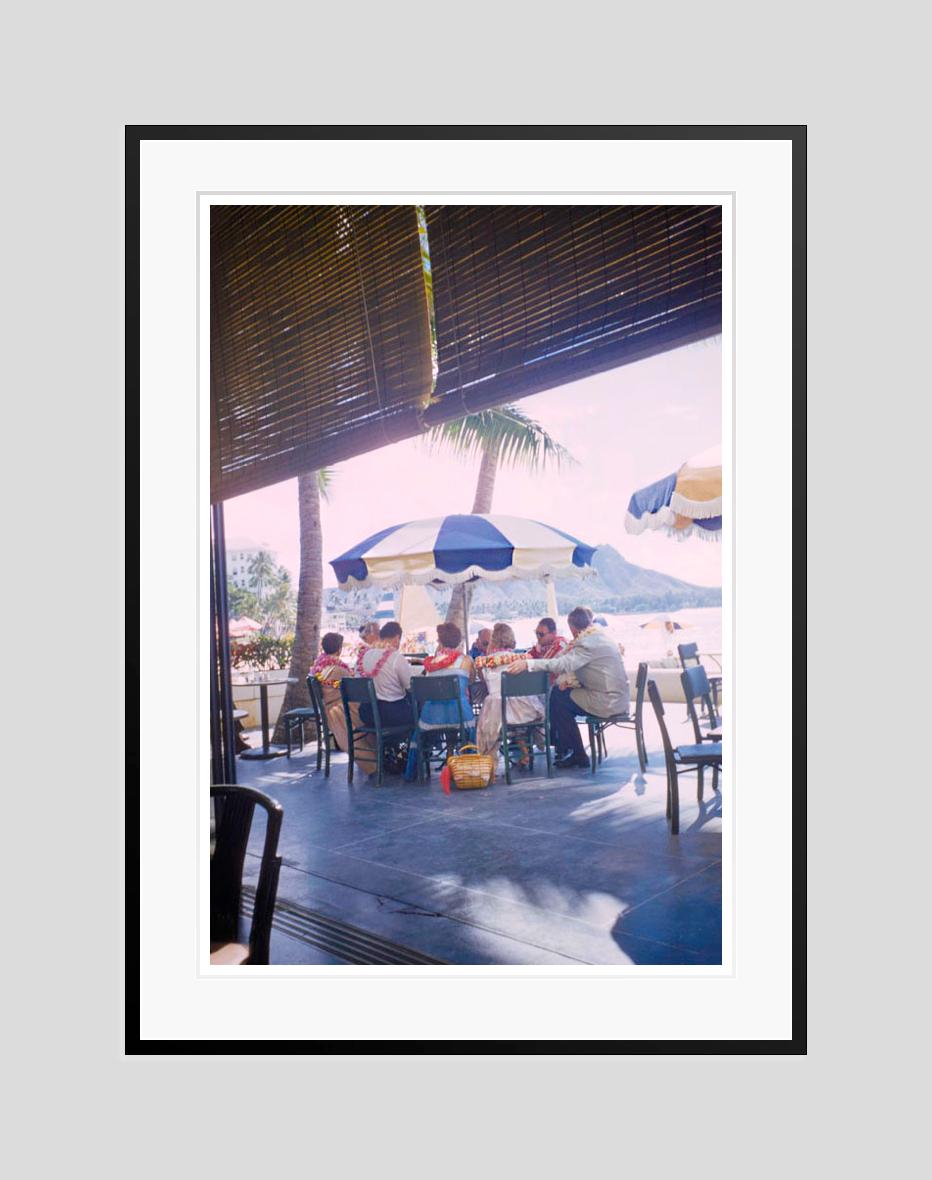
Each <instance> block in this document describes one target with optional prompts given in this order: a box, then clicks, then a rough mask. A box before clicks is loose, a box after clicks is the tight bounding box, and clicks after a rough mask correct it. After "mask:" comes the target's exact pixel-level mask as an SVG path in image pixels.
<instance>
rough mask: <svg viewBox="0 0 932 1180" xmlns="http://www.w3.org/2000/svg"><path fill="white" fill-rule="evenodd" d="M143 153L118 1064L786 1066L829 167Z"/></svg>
mask: <svg viewBox="0 0 932 1180" xmlns="http://www.w3.org/2000/svg"><path fill="white" fill-rule="evenodd" d="M126 142H127V239H128V240H127V277H128V281H127V293H128V296H127V303H128V335H127V344H128V347H127V383H128V387H129V390H130V397H131V398H133V397H135V396H136V390H137V389H138V398H139V406H140V423H141V439H140V471H139V475H140V511H139V527H140V560H141V583H140V604H139V607H140V631H141V636H146V637H148V639H149V641H150V643H151V640H152V639H153V638H155V639H156V643H155V645H154V651H153V648H152V647H151V646H150V647H149V650H148V653H147V657H146V660H145V664H144V666H145V669H146V671H145V675H144V676H143V677H141V681H140V699H141V708H142V716H143V717H148V718H155V717H157V718H159V719H160V722H159V729H160V731H161V732H162V733H164V734H165V735H166V736H165V738H164V739H163V740H159V741H158V742H154V741H153V740H152V736H153V731H152V726H151V725H147V726H145V727H143V726H141V727H140V740H139V745H140V749H139V765H140V776H139V784H138V793H135V792H134V790H133V789H131V791H130V805H129V807H128V815H129V821H128V837H127V838H128V843H129V846H130V852H131V856H130V861H131V863H132V861H133V859H134V856H133V855H132V854H133V853H135V851H136V847H137V844H138V851H139V864H140V877H139V882H138V887H139V893H138V897H137V896H136V893H135V885H136V882H135V881H134V882H132V883H131V892H130V898H129V904H128V910H127V912H128V914H129V925H130V930H129V953H128V962H129V963H130V980H129V982H128V995H129V996H130V998H131V1002H130V1004H129V1009H130V1012H131V1018H130V1021H129V1023H128V1033H127V1037H128V1040H127V1051H128V1052H131V1053H161V1052H185V1053H190V1052H192V1051H197V1052H203V1053H233V1052H261V1053H269V1052H281V1053H312V1054H313V1053H340V1054H345V1053H353V1052H354V1051H363V1049H362V1048H361V1046H363V1045H364V1046H365V1052H369V1053H371V1052H373V1048H372V1045H373V1043H375V1044H376V1046H377V1048H376V1050H375V1051H379V1047H381V1051H383V1052H385V1053H404V1052H408V1051H411V1052H419V1051H420V1052H423V1051H424V1045H425V1043H430V1044H431V1045H436V1047H437V1050H438V1051H441V1052H451V1053H490V1052H491V1053H498V1052H510V1053H511V1052H513V1053H523V1052H534V1053H537V1052H542V1051H543V1052H546V1051H551V1052H565V1053H579V1052H583V1053H587V1052H597V1053H651V1054H653V1053H657V1054H673V1053H679V1054H682V1053H686V1054H701V1053H721V1052H728V1053H735V1052H738V1053H761V1052H765V1053H768V1052H769V1053H791V1054H794V1053H795V1054H798V1053H804V1052H805V1012H804V1008H803V1003H804V999H803V996H804V988H803V979H804V971H805V959H804V937H803V935H804V885H805V882H804V875H803V874H804V870H803V864H802V858H803V853H804V847H805V843H804V837H803V835H802V833H801V832H800V831H799V826H800V824H801V823H802V820H801V818H800V817H801V815H802V809H801V808H797V809H795V810H794V807H793V800H794V792H795V791H796V790H798V788H796V787H795V786H794V783H795V781H798V774H797V775H796V776H794V760H793V757H792V753H793V744H792V743H793V740H794V735H793V734H792V732H791V726H792V719H793V717H794V716H798V715H799V713H800V709H799V703H800V698H799V693H800V691H801V689H800V686H799V684H798V683H797V681H796V680H794V677H793V669H792V653H793V650H794V637H795V635H794V631H793V628H792V616H791V610H790V604H791V603H792V590H793V571H792V560H791V556H792V553H791V545H792V487H793V480H792V476H793V466H792V463H793V453H792V419H793V409H794V403H795V404H796V405H798V406H800V407H801V406H802V403H803V401H804V398H805V386H804V358H805V128H804V127H770V126H766V127H687V126H684V127H668V126H664V127H629V128H626V127H556V128H550V127H477V128H464V127H451V128H444V127H370V128H366V127H320V128H315V127H245V128H239V127H171V128H157V127H151V128H150V127H128V128H127V130H126ZM137 296H138V301H137ZM169 653H171V654H169ZM153 655H154V656H155V658H154V659H153V658H152V657H153ZM776 734H779V739H778V746H777V748H779V749H781V750H783V749H785V751H786V753H785V756H784V757H782V758H774V757H773V753H772V752H773V750H774V739H775V735H776ZM764 751H768V755H767V756H766V757H765V756H764ZM794 816H795V820H794ZM137 922H138V925H137ZM153 937H155V938H156V941H157V942H158V945H159V946H160V954H159V955H158V956H157V957H156V956H153V955H152V954H151V953H150V952H149V950H147V947H149V946H151V940H152V939H153ZM137 950H138V956H137V953H136V952H137ZM137 962H138V979H137V977H136V971H135V968H136V964H137ZM137 995H138V1012H137V1010H136V1007H135V997H136V996H137ZM247 996H248V997H249V1002H247V1001H246V997H247ZM257 998H258V999H260V1002H259V1003H256V1002H255V1000H256V999H257ZM356 1046H360V1048H359V1049H358V1050H357V1048H356Z"/></svg>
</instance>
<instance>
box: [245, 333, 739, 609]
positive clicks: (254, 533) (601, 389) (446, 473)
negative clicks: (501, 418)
mask: <svg viewBox="0 0 932 1180" xmlns="http://www.w3.org/2000/svg"><path fill="white" fill-rule="evenodd" d="M518 404H519V405H520V407H521V409H522V410H524V411H525V413H527V414H529V415H530V416H531V417H532V418H535V419H537V421H538V422H540V423H541V425H542V426H544V427H545V429H546V430H547V431H548V432H549V433H550V434H552V435H553V437H554V438H555V439H556V440H557V441H558V442H561V443H562V444H563V445H564V446H565V447H566V448H567V449H568V450H569V451H570V452H571V453H572V454H573V456H574V457H575V458H576V459H577V460H579V466H578V467H570V468H564V469H562V470H561V471H560V472H559V473H556V472H552V471H551V472H547V473H546V474H544V475H537V476H533V475H529V474H527V473H524V472H519V471H509V470H502V471H500V472H499V473H498V478H497V481H496V485H495V501H494V504H493V507H492V511H493V513H494V512H500V513H504V514H507V515H511V516H530V517H533V518H535V519H537V520H541V521H543V522H544V523H546V524H551V525H554V526H556V527H557V528H560V529H563V530H565V531H566V532H568V533H572V534H573V535H574V536H577V537H579V538H580V539H581V540H583V541H585V542H586V543H587V544H590V545H603V544H608V545H614V547H615V548H616V549H617V550H618V551H619V552H620V553H621V554H622V555H623V556H624V557H625V558H627V560H628V561H632V562H634V563H635V564H637V565H641V566H647V567H648V568H651V569H656V570H660V571H662V572H663V573H666V574H672V575H673V576H674V577H677V578H682V579H684V580H685V581H687V582H695V583H697V584H699V585H703V586H720V585H721V581H722V571H721V546H720V545H717V544H712V543H709V542H707V541H702V540H699V539H698V538H695V537H691V538H690V539H689V540H687V541H683V542H677V541H674V540H672V539H670V538H668V537H666V536H664V535H662V534H660V535H658V534H656V533H651V532H645V533H642V534H641V535H640V536H637V537H633V536H630V535H629V534H628V533H626V532H625V528H624V516H625V509H626V508H627V506H628V499H629V497H630V496H631V493H632V492H633V491H635V490H636V489H637V488H640V487H643V486H644V485H645V484H648V483H652V482H653V481H654V480H656V479H660V478H661V477H662V476H665V475H669V474H670V473H671V472H673V471H675V470H676V469H677V468H678V467H679V466H680V464H681V463H683V462H684V461H685V460H686V459H688V458H689V457H690V456H691V455H694V454H697V453H698V452H699V451H703V450H705V449H706V448H708V447H710V446H714V445H715V444H717V443H719V442H720V441H721V432H722V431H721V404H722V395H721V342H720V341H719V340H714V341H702V342H700V343H699V344H695V345H691V346H689V347H687V348H680V349H676V350H675V351H673V352H666V353H662V354H661V355H660V356H656V357H651V358H649V359H647V360H644V361H638V362H637V363H635V364H632V365H625V366H623V367H622V368H619V369H613V370H611V371H610V372H607V373H600V374H597V375H596V376H594V377H587V378H585V379H584V380H582V381H576V382H574V383H573V384H571V385H564V386H562V387H560V388H558V389H551V390H548V391H547V392H546V393H539V394H536V395H535V396H533V397H528V398H524V399H523V401H521V402H520V403H518ZM478 467H479V465H478V461H469V462H466V461H463V460H459V459H456V458H454V457H452V456H450V455H444V454H437V453H431V451H430V450H429V449H428V447H427V444H426V442H425V441H424V440H423V439H410V440H408V441H407V442H402V443H396V444H395V445H394V446H390V447H383V448H382V449H381V450H378V451H373V452H371V453H369V454H367V455H360V456H358V457H357V458H355V459H351V460H349V461H348V462H346V463H340V464H338V465H337V467H336V468H335V472H334V479H333V485H332V493H331V502H330V503H329V504H326V503H325V504H324V505H323V509H322V524H323V538H324V584H325V585H326V586H334V585H336V579H335V578H334V576H333V570H332V569H331V567H330V565H329V564H328V561H329V560H330V559H331V558H334V557H337V556H339V555H340V554H341V553H343V552H345V551H346V550H347V549H349V548H350V547H351V546H352V545H355V544H357V543H358V542H359V541H361V540H362V539H363V538H364V537H367V536H369V535H370V534H371V533H374V532H377V531H378V530H379V529H383V528H386V527H387V526H389V525H392V524H399V523H401V522H403V521H407V520H418V519H420V518H423V517H432V516H444V515H446V514H448V513H452V512H468V511H469V510H470V508H471V507H472V499H473V493H474V490H475V482H476V476H477V474H478ZM225 516H226V534H227V545H228V547H229V548H236V547H245V546H247V545H254V544H259V545H263V546H265V547H267V548H269V549H272V550H273V551H274V552H275V553H276V554H277V557H278V560H279V562H281V563H282V564H283V565H285V566H287V567H288V569H289V570H291V572H292V574H293V575H294V576H295V577H297V573H298V552H299V547H298V505H297V483H296V481H295V480H286V481H284V482H283V483H280V484H275V485H274V486H272V487H269V488H263V489H262V490H261V491H258V492H252V493H250V494H249V495H246V496H238V497H237V498H236V499H234V500H228V501H227V502H226V505H225Z"/></svg>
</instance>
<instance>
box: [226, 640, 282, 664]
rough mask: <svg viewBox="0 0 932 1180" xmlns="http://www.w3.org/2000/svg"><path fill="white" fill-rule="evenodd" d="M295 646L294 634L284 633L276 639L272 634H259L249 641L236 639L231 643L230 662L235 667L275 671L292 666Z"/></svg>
mask: <svg viewBox="0 0 932 1180" xmlns="http://www.w3.org/2000/svg"><path fill="white" fill-rule="evenodd" d="M293 647H294V636H293V635H283V636H282V637H281V639H275V638H274V637H273V636H271V635H258V636H256V638H255V639H250V640H249V642H248V643H240V642H238V641H237V640H235V639H234V640H233V642H232V644H231V645H230V662H231V664H232V665H233V667H234V668H253V669H255V670H256V671H259V672H274V671H278V670H281V669H284V668H288V667H290V666H291V650H292V648H293Z"/></svg>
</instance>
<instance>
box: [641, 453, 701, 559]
mask: <svg viewBox="0 0 932 1180" xmlns="http://www.w3.org/2000/svg"><path fill="white" fill-rule="evenodd" d="M645 529H662V530H663V532H665V533H666V534H667V535H668V536H670V537H676V539H677V540H680V541H682V540H685V539H686V537H690V536H697V537H701V538H703V540H708V541H718V540H719V539H720V538H721V535H722V449H721V447H710V448H709V450H707V451H703V452H702V454H701V455H696V456H695V457H694V458H692V459H690V460H689V461H688V462H687V463H684V464H683V465H682V467H680V469H679V470H678V471H674V472H673V474H672V475H668V476H665V477H664V478H663V479H658V480H657V482H656V483H652V484H649V485H648V486H647V487H646V488H640V489H639V490H638V491H636V492H635V493H634V495H633V496H632V497H631V500H630V502H629V504H628V511H627V512H626V513H625V532H628V533H635V534H637V533H642V532H643V531H644V530H645Z"/></svg>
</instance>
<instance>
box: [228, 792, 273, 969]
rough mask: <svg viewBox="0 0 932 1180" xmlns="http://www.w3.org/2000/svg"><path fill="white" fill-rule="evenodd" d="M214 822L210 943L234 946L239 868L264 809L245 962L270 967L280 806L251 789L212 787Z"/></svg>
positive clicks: (240, 879)
mask: <svg viewBox="0 0 932 1180" xmlns="http://www.w3.org/2000/svg"><path fill="white" fill-rule="evenodd" d="M210 797H211V799H213V801H214V811H215V817H216V827H215V844H214V851H213V854H212V856H211V858H210V941H211V942H236V941H237V933H238V930H239V912H240V902H241V899H242V893H243V865H244V863H245V861H246V849H247V846H248V844H249V833H250V830H251V828H252V819H253V814H254V813H255V810H256V808H257V807H261V808H263V809H264V811H265V813H266V821H265V842H264V845H263V849H262V862H261V864H260V867H259V883H258V885H257V887H256V901H255V906H254V908H253V915H252V926H251V928H250V932H249V960H248V961H249V962H250V963H268V961H269V940H270V938H271V934H272V913H273V911H274V908H275V895H276V893H277V892H278V874H279V871H280V869H281V863H282V858H281V857H280V856H279V855H278V837H279V834H280V832H281V827H282V816H283V814H284V812H283V811H282V807H281V804H280V803H278V802H276V801H275V800H274V799H270V798H269V796H268V795H264V794H263V793H262V792H261V791H255V790H253V789H252V788H251V787H235V786H213V787H211V788H210Z"/></svg>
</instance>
